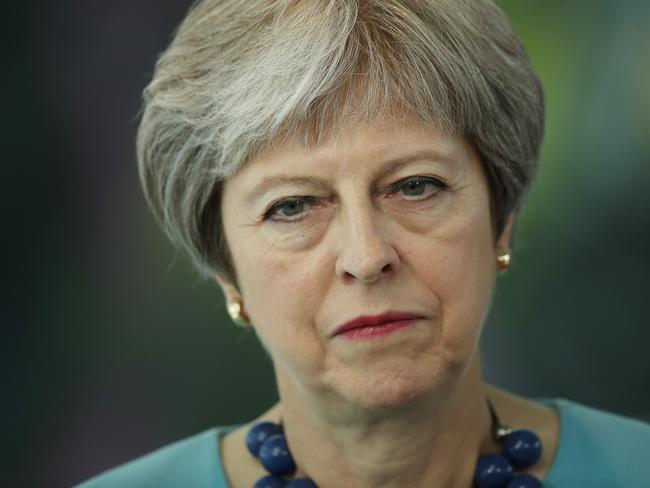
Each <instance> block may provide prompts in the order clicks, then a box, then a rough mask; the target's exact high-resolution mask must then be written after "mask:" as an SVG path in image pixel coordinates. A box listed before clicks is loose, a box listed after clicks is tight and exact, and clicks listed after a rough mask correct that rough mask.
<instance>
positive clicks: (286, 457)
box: [259, 434, 296, 476]
mask: <svg viewBox="0 0 650 488" xmlns="http://www.w3.org/2000/svg"><path fill="white" fill-rule="evenodd" d="M259 454H260V456H259V457H260V461H261V462H262V465H263V466H264V467H265V468H266V470H267V471H268V472H269V473H271V474H274V475H276V476H283V475H285V474H291V473H293V472H294V471H295V470H296V463H295V462H294V461H293V456H292V455H291V451H289V445H288V444H287V439H286V438H285V437H284V434H275V435H272V436H271V437H269V438H268V439H266V440H265V441H264V442H263V443H262V446H261V447H260V453H259Z"/></svg>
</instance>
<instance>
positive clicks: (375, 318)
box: [332, 311, 422, 336]
mask: <svg viewBox="0 0 650 488" xmlns="http://www.w3.org/2000/svg"><path fill="white" fill-rule="evenodd" d="M419 318H422V316H421V315H417V314H414V313H410V312H393V311H390V312H385V313H382V314H379V315H360V316H359V317H357V318H355V319H352V320H349V321H347V322H344V323H343V324H341V325H339V326H338V327H337V328H336V329H334V332H333V333H332V336H335V335H339V334H343V333H344V332H347V331H349V330H352V329H359V328H361V327H370V326H373V325H374V326H377V325H383V324H386V323H389V322H397V321H399V320H413V319H419Z"/></svg>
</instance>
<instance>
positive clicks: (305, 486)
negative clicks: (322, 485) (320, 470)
mask: <svg viewBox="0 0 650 488" xmlns="http://www.w3.org/2000/svg"><path fill="white" fill-rule="evenodd" d="M287 488H318V485H317V484H316V483H314V482H313V481H312V480H310V479H309V478H296V479H295V480H293V481H290V482H289V484H288V485H287Z"/></svg>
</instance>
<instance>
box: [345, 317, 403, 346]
mask: <svg viewBox="0 0 650 488" xmlns="http://www.w3.org/2000/svg"><path fill="white" fill-rule="evenodd" d="M413 322H415V319H409V320H397V321H395V322H386V323H385V324H382V325H369V326H368V327H359V328H358V329H350V330H348V331H346V332H343V333H341V334H339V337H342V338H344V339H347V340H350V341H363V340H366V339H373V338H375V337H381V336H387V335H390V334H392V333H393V332H397V331H398V330H401V329H404V328H406V327H408V326H409V325H411V324H413Z"/></svg>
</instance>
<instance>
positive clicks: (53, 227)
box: [0, 0, 650, 487]
mask: <svg viewBox="0 0 650 488" xmlns="http://www.w3.org/2000/svg"><path fill="white" fill-rule="evenodd" d="M500 3H501V5H502V6H503V8H504V9H505V10H506V12H507V13H508V15H509V16H510V18H511V19H512V21H513V23H514V24H515V26H516V27H517V29H518V31H519V32H520V34H521V36H522V37H523V39H524V43H525V44H526V46H527V47H528V50H529V53H530V56H531V58H532V61H533V64H534V65H535V66H536V68H537V69H538V71H539V73H540V75H541V78H542V80H543V82H544V84H545V88H546V93H547V99H548V125H547V137H546V140H545V145H544V151H543V155H542V165H541V173H540V176H539V180H538V183H537V186H536V188H535V190H534V192H533V193H532V195H531V196H530V198H529V200H528V203H527V206H526V208H525V212H524V213H523V215H522V217H521V220H520V224H519V229H518V230H519V233H518V239H517V249H516V252H515V255H514V266H513V268H512V269H511V270H510V271H509V272H508V273H507V274H506V275H505V276H503V277H502V278H501V279H500V281H499V285H498V290H497V296H496V301H495V304H494V307H493V310H492V314H491V317H490V319H489V323H488V324H487V328H486V331H485V335H484V341H483V351H484V359H485V360H484V362H485V364H486V375H487V377H488V378H490V379H491V380H492V381H493V382H494V383H496V384H499V385H502V386H505V387H508V388H510V389H512V390H514V391H517V392H520V393H523V394H526V395H530V396H533V397H541V396H546V397H557V396H559V397H567V398H570V399H573V400H576V401H580V402H583V403H587V404H590V405H593V406H596V407H599V408H603V409H608V410H614V411H616V412H619V413H623V414H627V415H632V416H636V417H640V418H644V419H646V420H650V359H649V358H648V356H649V350H650V348H649V346H650V327H649V326H650V321H649V320H648V313H647V310H648V309H647V307H648V304H649V297H648V295H649V293H648V292H649V291H650V286H649V284H648V276H649V275H650V215H649V212H650V192H648V185H649V184H650V164H649V163H650V161H649V159H650V137H649V135H650V54H649V53H650V29H649V28H648V27H649V26H650V2H647V1H645V0H619V1H617V2H612V1H607V0H573V1H563V0H543V1H542V0H507V1H502V2H500ZM189 5H190V1H188V0H129V1H126V0H113V1H99V0H58V1H56V2H51V1H44V0H41V1H32V2H22V3H19V2H11V4H10V5H9V6H5V7H3V10H4V15H3V18H4V22H3V24H4V25H3V30H4V33H5V35H6V36H7V37H6V40H5V42H4V47H5V48H6V54H5V56H4V59H5V62H4V63H3V66H2V73H3V75H2V77H1V79H2V84H3V88H4V89H3V90H2V94H3V95H4V97H3V98H4V99H3V102H4V106H5V110H4V113H5V117H4V118H3V119H2V122H1V123H2V129H3V130H2V135H3V139H4V140H3V146H4V147H5V149H4V150H3V157H2V165H1V168H2V189H3V190H2V197H3V201H4V203H3V206H2V208H3V211H4V212H3V213H5V214H6V215H5V217H4V222H5V224H4V229H5V230H4V232H3V237H2V244H3V251H4V252H3V256H4V263H3V266H2V270H3V271H4V273H3V274H4V276H5V278H6V279H5V280H4V281H5V285H4V286H3V287H2V288H3V292H2V294H1V296H2V302H0V303H2V315H1V316H0V317H1V319H0V320H2V329H3V335H2V337H3V339H2V349H1V352H2V354H1V357H2V363H3V370H2V374H3V378H2V392H3V395H2V397H3V399H4V400H3V401H2V402H1V405H2V416H1V418H2V424H3V427H2V438H3V442H2V443H1V445H2V452H1V453H0V455H1V456H0V457H1V458H2V469H1V470H0V485H1V486H43V487H61V486H69V485H71V484H74V483H76V482H79V481H81V480H82V479H85V478H87V477H88V476H90V475H93V474H95V473H97V472H99V471H102V470H104V469H106V468H108V467H111V466H114V465H116V464H119V463H122V462H124V461H127V460H129V459H131V458H133V457H135V456H138V455H141V454H143V453H145V452H147V451H150V450H152V449H154V448H156V447H159V446H162V445H163V444H166V443H169V442H171V441H174V440H176V439H180V438H182V437H185V436H188V435H190V434H193V433H195V432H198V431H200V430H204V429H206V428H208V427H210V426H213V425H220V424H229V423H235V422H241V421H244V420H247V419H250V418H252V417H253V416H256V415H258V414H259V413H260V412H261V411H263V410H264V409H266V408H267V407H268V406H269V405H270V404H271V403H272V402H273V401H274V399H275V396H276V395H275V392H274V383H273V377H272V372H271V367H270V363H269V361H268V359H267V358H266V357H265V355H264V353H263V352H262V351H261V349H260V347H259V346H258V344H257V342H256V339H255V337H254V336H253V335H247V334H243V333H242V331H241V329H238V328H236V327H235V326H234V325H232V324H231V323H230V322H229V321H228V320H227V318H226V314H225V312H224V307H223V300H222V297H221V295H220V292H219V291H218V289H217V287H216V285H215V284H213V283H206V282H202V281H200V280H199V279H198V278H197V277H196V274H195V273H194V272H193V270H192V269H191V268H190V266H189V264H188V262H187V261H186V260H185V259H184V258H183V257H182V256H177V254H176V253H175V252H174V251H173V250H172V248H171V247H170V245H169V244H168V243H167V242H166V240H165V238H164V236H163V235H162V234H161V232H160V231H159V230H158V229H157V227H156V226H155V224H154V222H153V218H152V217H151V216H150V214H149V212H148V210H147V209H146V206H145V203H144V199H143V197H142V195H141V192H140V189H139V183H138V180H137V173H136V165H135V158H134V142H133V141H134V134H135V131H136V127H137V114H138V110H139V107H140V94H141V91H142V89H143V88H144V86H145V85H146V84H147V82H148V80H149V79H150V76H151V72H152V69H153V65H154V62H155V58H156V55H157V53H158V52H160V51H161V50H163V49H164V47H165V46H166V45H167V43H168V42H169V40H170V37H171V33H172V31H173V28H174V27H175V26H176V25H177V24H178V22H179V21H180V19H181V18H182V16H183V15H184V12H185V11H186V9H187V8H188V6H189Z"/></svg>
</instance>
